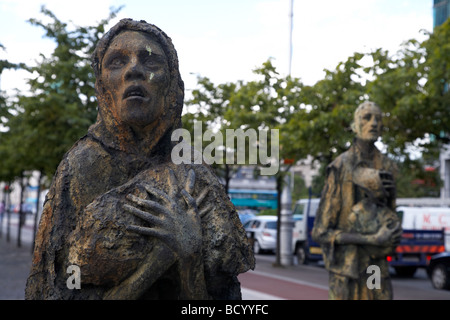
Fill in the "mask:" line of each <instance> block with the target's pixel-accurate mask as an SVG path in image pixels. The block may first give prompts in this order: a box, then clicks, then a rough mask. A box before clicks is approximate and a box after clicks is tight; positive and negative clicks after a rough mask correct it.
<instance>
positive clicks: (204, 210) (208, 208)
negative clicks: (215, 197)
mask: <svg viewBox="0 0 450 320" xmlns="http://www.w3.org/2000/svg"><path fill="white" fill-rule="evenodd" d="M212 208H213V206H212V205H208V206H206V207H205V208H203V209H202V210H200V212H199V215H200V218H204V217H205V216H206V215H207V214H208V213H210V212H211V210H212Z"/></svg>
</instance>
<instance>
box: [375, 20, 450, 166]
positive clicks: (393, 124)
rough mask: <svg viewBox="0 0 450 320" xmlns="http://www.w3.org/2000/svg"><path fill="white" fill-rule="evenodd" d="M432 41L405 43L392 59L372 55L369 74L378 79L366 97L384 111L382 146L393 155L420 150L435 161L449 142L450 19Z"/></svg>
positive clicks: (383, 53)
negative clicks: (414, 148) (383, 143)
mask: <svg viewBox="0 0 450 320" xmlns="http://www.w3.org/2000/svg"><path fill="white" fill-rule="evenodd" d="M428 36H429V37H428V39H426V40H425V41H423V42H418V41H417V40H414V39H413V40H409V41H407V42H405V43H404V44H403V46H402V48H401V49H400V50H399V51H398V52H397V53H396V54H394V55H392V56H391V55H389V52H387V51H383V50H381V49H379V50H376V51H374V52H373V53H372V54H371V55H372V58H373V61H374V64H373V66H372V67H371V68H368V69H367V71H369V72H371V73H372V74H373V75H374V76H375V79H374V80H373V81H371V83H370V84H369V85H368V94H369V96H370V98H371V99H372V100H373V101H374V102H376V103H378V104H379V105H380V107H381V108H382V110H383V111H384V112H385V115H386V117H385V118H386V130H385V132H384V137H383V141H384V142H385V143H386V145H387V147H388V152H389V153H391V154H393V155H397V156H405V155H406V156H409V155H408V152H409V148H410V147H411V146H417V147H421V148H422V152H424V153H427V154H430V155H434V157H435V158H436V157H437V155H438V153H439V152H440V149H441V147H442V145H443V144H446V143H449V142H450V139H449V137H450V136H449V132H448V128H449V127H450V113H449V112H448V108H449V105H450V91H449V90H448V85H449V83H450V67H449V66H450V20H447V22H445V23H444V24H443V25H441V26H439V27H437V28H436V29H435V30H434V32H433V33H428Z"/></svg>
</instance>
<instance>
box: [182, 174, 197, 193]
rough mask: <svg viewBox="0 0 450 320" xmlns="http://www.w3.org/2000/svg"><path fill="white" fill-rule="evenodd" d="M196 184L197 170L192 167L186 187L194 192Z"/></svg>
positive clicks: (188, 190)
mask: <svg viewBox="0 0 450 320" xmlns="http://www.w3.org/2000/svg"><path fill="white" fill-rule="evenodd" d="M194 185H195V171H194V170H192V169H190V170H189V171H188V175H187V179H186V185H185V187H184V189H185V190H186V191H187V192H188V193H189V194H193V193H194Z"/></svg>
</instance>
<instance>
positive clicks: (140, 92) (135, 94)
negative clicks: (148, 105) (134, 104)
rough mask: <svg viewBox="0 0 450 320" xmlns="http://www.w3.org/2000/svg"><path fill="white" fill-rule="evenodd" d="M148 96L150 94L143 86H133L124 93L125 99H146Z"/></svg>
mask: <svg viewBox="0 0 450 320" xmlns="http://www.w3.org/2000/svg"><path fill="white" fill-rule="evenodd" d="M147 96H148V95H147V92H146V91H145V89H144V88H143V87H142V86H131V87H128V88H127V89H126V90H125V93H124V94H123V99H124V100H125V99H130V98H140V99H144V98H146V97H147Z"/></svg>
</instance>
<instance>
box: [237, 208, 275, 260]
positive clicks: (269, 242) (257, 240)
mask: <svg viewBox="0 0 450 320" xmlns="http://www.w3.org/2000/svg"><path fill="white" fill-rule="evenodd" d="M244 228H245V231H246V233H247V237H248V238H249V239H250V241H251V243H252V245H253V250H254V252H255V253H256V254H259V253H262V252H264V251H269V252H272V251H274V250H275V249H276V245H277V217H276V216H255V217H252V218H250V219H249V220H247V221H246V222H245V223H244Z"/></svg>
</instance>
